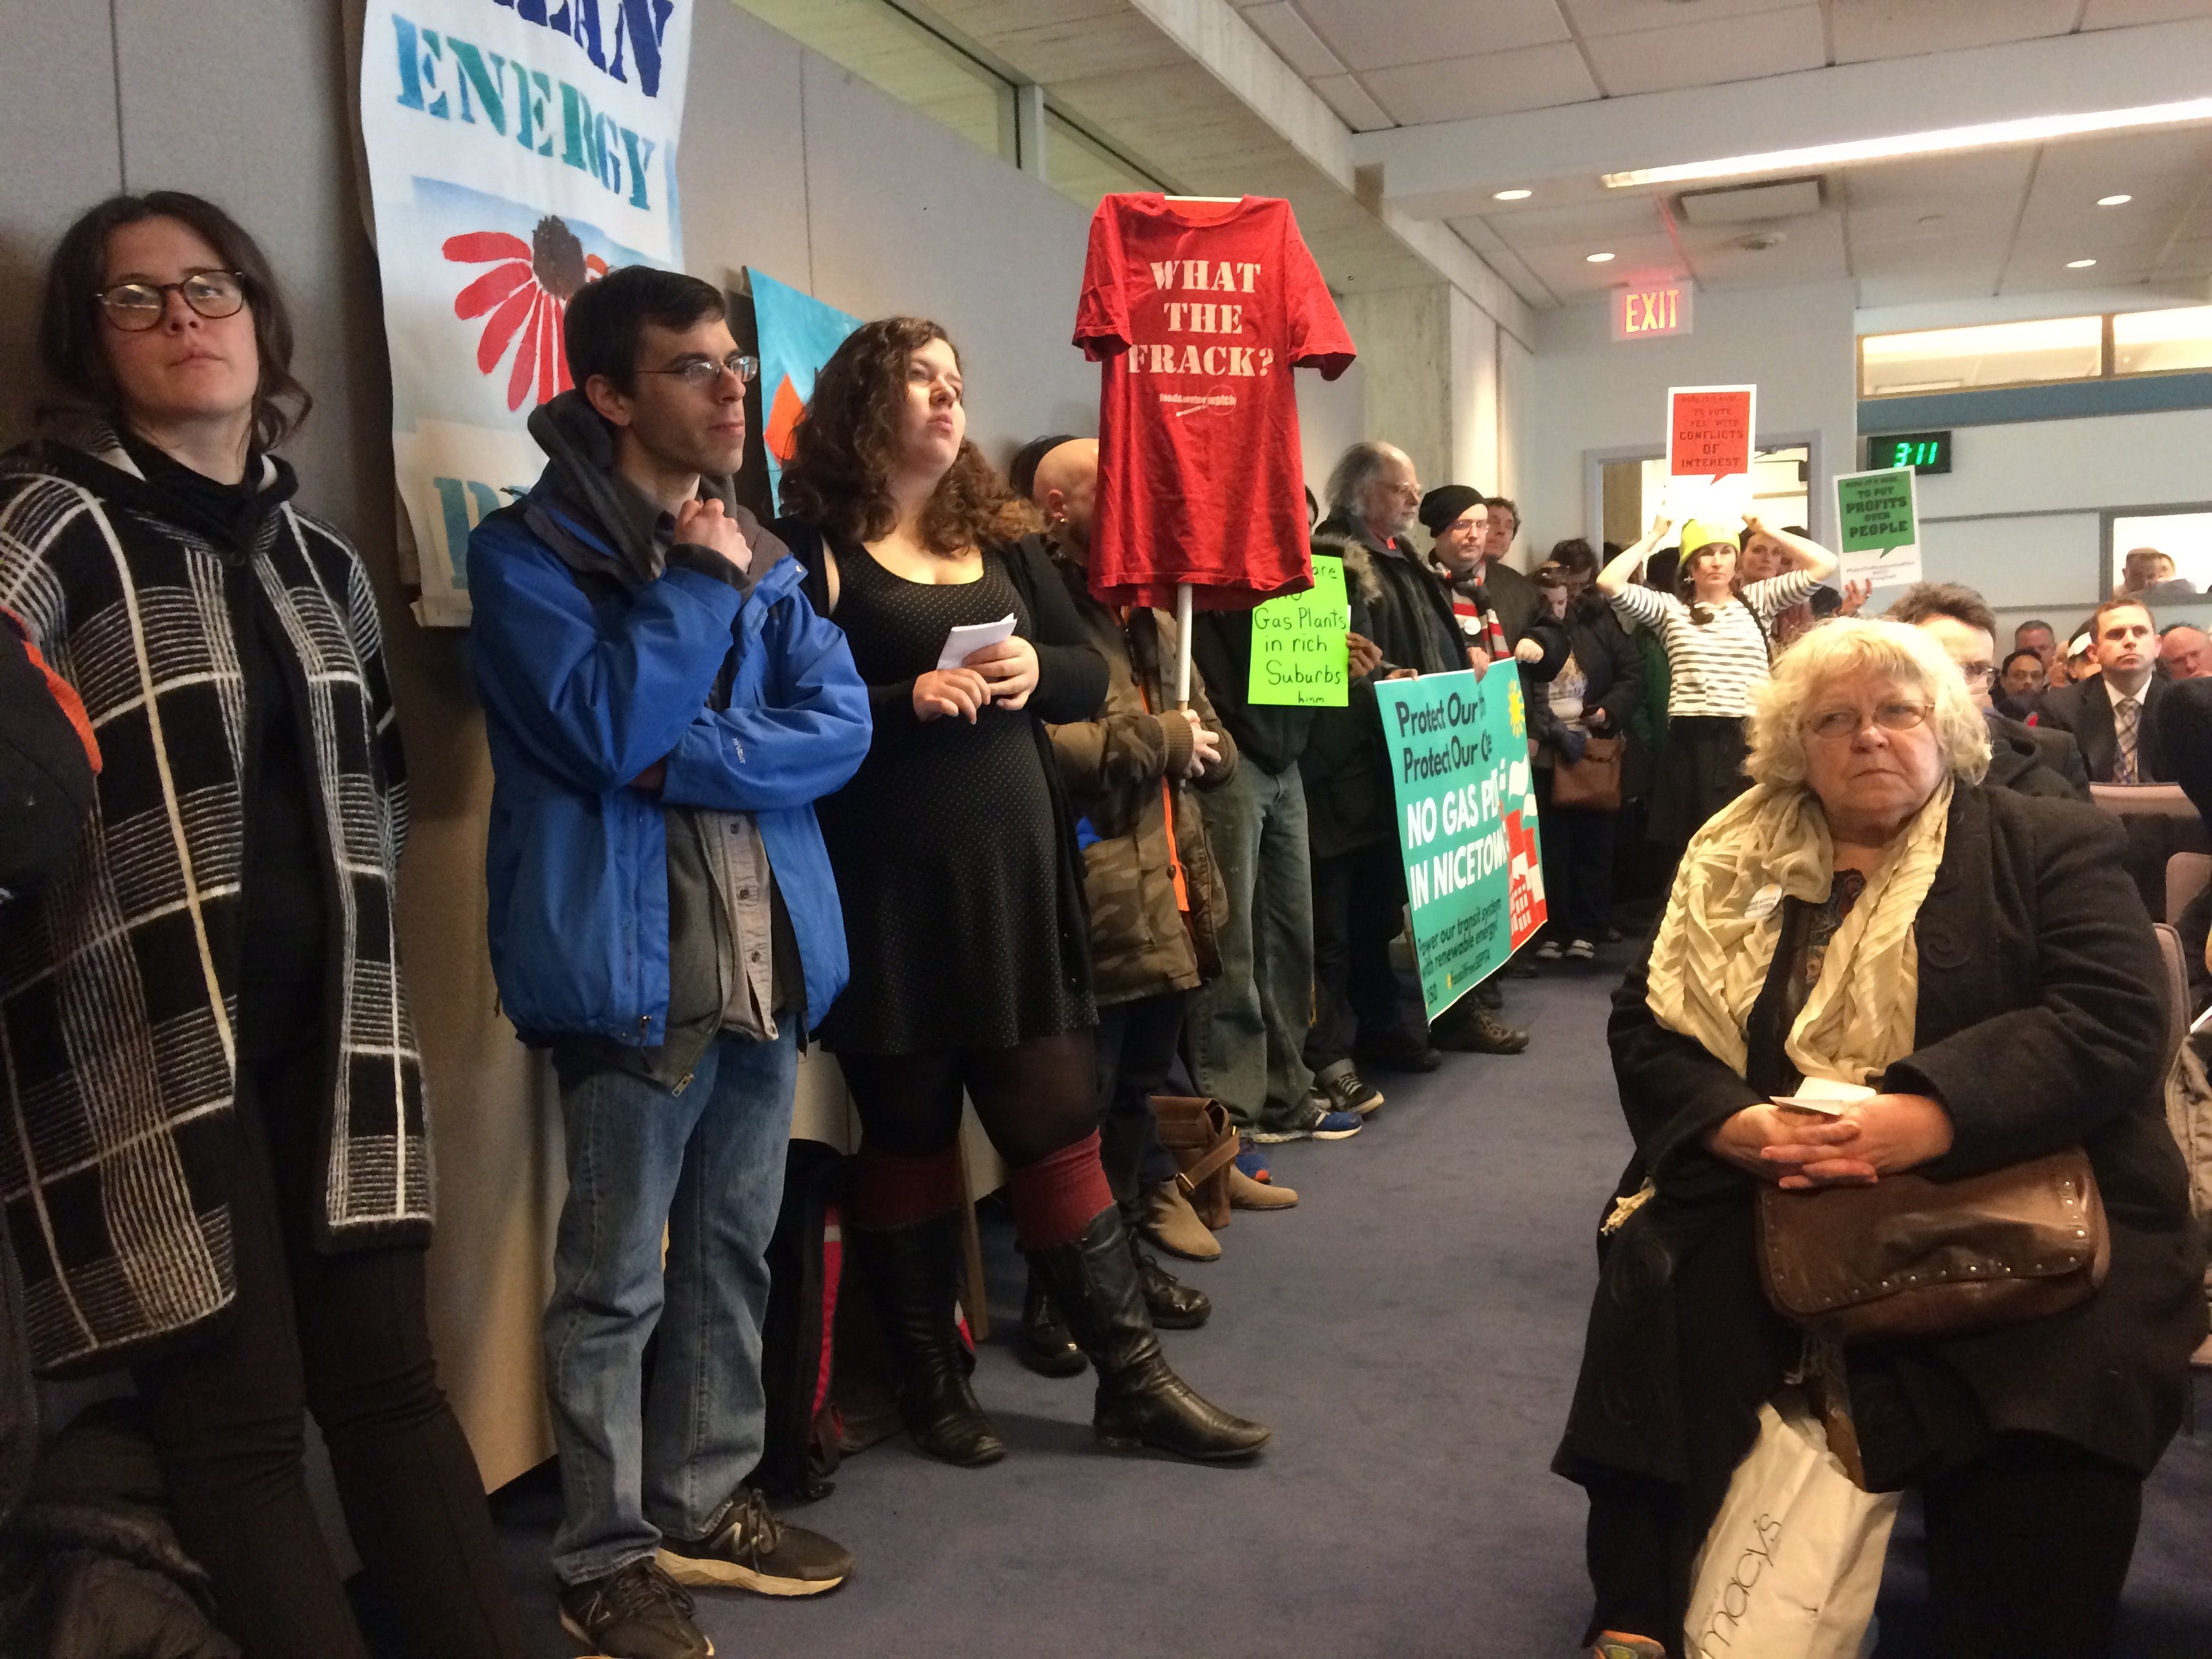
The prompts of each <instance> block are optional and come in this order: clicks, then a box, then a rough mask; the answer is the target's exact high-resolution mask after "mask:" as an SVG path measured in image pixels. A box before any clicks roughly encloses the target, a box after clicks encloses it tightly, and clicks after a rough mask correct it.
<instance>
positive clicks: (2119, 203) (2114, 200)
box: [2097, 196, 2136, 207]
mask: <svg viewBox="0 0 2212 1659" xmlns="http://www.w3.org/2000/svg"><path fill="white" fill-rule="evenodd" d="M2135 199H2136V198H2135V197H2132V196H2100V197H2098V198H2097V205H2098V206H2099V207H2125V206H2126V205H2127V204H2129V203H2130V202H2132V201H2134V200H2135Z"/></svg>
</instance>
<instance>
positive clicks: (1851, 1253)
mask: <svg viewBox="0 0 2212 1659" xmlns="http://www.w3.org/2000/svg"><path fill="white" fill-rule="evenodd" d="M2111 1266H2112V1231H2111V1228H2110V1227H2109V1226H2108V1225H2107V1224H2106V1219H2105V1203H2104V1200H2103V1198H2102V1197H2101V1196H2100V1194H2099V1193H2098V1191H2097V1177H2096V1176H2095V1175H2094V1174H2093V1173H2092V1172H2091V1170H2090V1168H2089V1157H2088V1154H2087V1152H2083V1151H2082V1150H2081V1148H2080V1147H2078V1146H2075V1147H2069V1149H2068V1150H2066V1151H2065V1152H2052V1153H2051V1154H2050V1155H2049V1156H2048V1157H2045V1158H2031V1159H2029V1160H2028V1161H2027V1163H2024V1164H2012V1165H2009V1166H2008V1167H2007V1168H2005V1169H2002V1170H1990V1172H1989V1173H1988V1174H1986V1175H1978V1176H1966V1177H1965V1178H1964V1179H1962V1180H1958V1181H1931V1180H1929V1178H1928V1177H1927V1176H1916V1175H1898V1176H1883V1177H1882V1178H1881V1180H1880V1181H1878V1182H1875V1184H1874V1185H1873V1186H1871V1187H1830V1188H1821V1189H1817V1190H1814V1191H1798V1192H1784V1191H1783V1190H1782V1189H1781V1188H1778V1187H1762V1188H1759V1272H1760V1276H1761V1278H1762V1279H1765V1285H1766V1297H1767V1300H1768V1301H1770V1302H1771V1303H1772V1304H1774V1307H1775V1309H1776V1310H1777V1311H1778V1312H1779V1313H1781V1314H1782V1315H1783V1316H1784V1317H1785V1318H1787V1319H1789V1320H1790V1321H1792V1322H1795V1323H1796V1324H1798V1325H1801V1326H1802V1327H1803V1328H1806V1329H1807V1330H1809V1331H1811V1332H1813V1333H1814V1334H1815V1335H1819V1336H1825V1337H1828V1338H1831V1339H1832V1340H1835V1341H1838V1342H1885V1341H1903V1340H1912V1339H1917V1338H1923V1337H1938V1336H1961V1335H1964V1334H1966V1333H1968V1332H1971V1331H1981V1330H1988V1329H1990V1328H1994V1327H1996V1326H2000V1325H2015V1324H2019V1323H2021V1322H2025V1321H2027V1320H2030V1319H2041V1318H2044V1317H2045V1316H2049V1315H2051V1314H2055V1313H2058V1312H2061V1311H2063V1310H2065V1309H2067V1308H2070V1307H2072V1306H2073V1305H2074V1304H2075V1303H2077V1302H2081V1301H2083V1300H2085V1299H2086V1298H2087V1297H2089V1296H2090V1295H2092V1294H2093V1292H2094V1291H2096V1289H2097V1287H2098V1286H2099V1285H2102V1284H2103V1283H2104V1282H2105V1274H2106V1271H2107V1270H2108V1269H2109V1268H2110V1267H2111Z"/></svg>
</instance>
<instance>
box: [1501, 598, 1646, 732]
mask: <svg viewBox="0 0 2212 1659" xmlns="http://www.w3.org/2000/svg"><path fill="white" fill-rule="evenodd" d="M1504 620H1505V618H1504V616H1503V615H1500V616H1499V617H1498V622H1499V623H1500V624H1501V625H1502V624H1503V623H1504ZM1565 625H1566V632H1567V645H1568V648H1569V650H1570V651H1571V653H1572V654H1573V657H1574V660H1575V665H1576V666H1577V667H1578V668H1580V669H1581V670H1582V671H1583V715H1584V718H1585V721H1586V722H1587V719H1588V716H1589V712H1590V711H1591V710H1592V709H1599V708H1601V709H1603V710H1604V711H1605V724H1604V726H1602V728H1594V729H1595V730H1596V731H1597V735H1599V736H1601V737H1607V738H1618V737H1623V736H1626V734H1627V731H1628V722H1629V720H1631V719H1632V718H1633V717H1634V715H1635V714H1636V710H1637V708H1638V706H1639V705H1640V704H1641V703H1642V702H1643V701H1644V653H1643V651H1642V649H1641V648H1640V647H1638V645H1637V643H1636V641H1634V640H1632V639H1631V638H1629V636H1628V630H1627V629H1625V628H1623V627H1622V626H1621V625H1620V617H1617V616H1615V615H1614V614H1613V607H1612V606H1611V605H1607V603H1606V602H1605V600H1604V599H1602V598H1601V597H1600V596H1599V595H1597V594H1596V593H1595V592H1585V593H1583V594H1580V595H1578V596H1577V598H1576V599H1575V600H1574V601H1573V602H1572V603H1571V604H1570V605H1568V606H1567V620H1566V624H1565ZM1508 637H1509V638H1510V637H1511V636H1510V634H1509V635H1508ZM1531 637H1534V636H1533V635H1532V636H1531ZM1542 695H1543V694H1542V693H1541V691H1537V690H1534V689H1533V688H1532V689H1531V690H1530V693H1529V696H1530V701H1531V702H1534V701H1535V700H1536V699H1537V698H1539V697H1541V696H1542Z"/></svg>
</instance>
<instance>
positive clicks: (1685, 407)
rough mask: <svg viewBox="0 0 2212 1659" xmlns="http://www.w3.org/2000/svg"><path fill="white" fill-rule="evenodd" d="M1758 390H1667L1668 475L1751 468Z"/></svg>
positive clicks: (1723, 472)
mask: <svg viewBox="0 0 2212 1659" xmlns="http://www.w3.org/2000/svg"><path fill="white" fill-rule="evenodd" d="M1757 395H1758V388H1757V387H1755V386H1673V387H1670V388H1669V389H1668V392H1667V475H1668V477H1673V478H1725V477H1731V476H1733V475H1734V474H1736V473H1739V472H1748V471H1751V443H1752V435H1753V431H1754V429H1755V428H1754V424H1753V415H1752V409H1753V400H1754V399H1755V398H1756V397H1757Z"/></svg>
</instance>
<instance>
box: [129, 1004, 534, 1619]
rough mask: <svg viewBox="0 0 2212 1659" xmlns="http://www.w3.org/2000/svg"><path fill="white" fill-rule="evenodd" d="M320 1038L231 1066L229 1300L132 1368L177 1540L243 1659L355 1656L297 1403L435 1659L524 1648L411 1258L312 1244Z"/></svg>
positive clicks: (382, 1579)
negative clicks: (214, 1321)
mask: <svg viewBox="0 0 2212 1659" xmlns="http://www.w3.org/2000/svg"><path fill="white" fill-rule="evenodd" d="M322 1067H323V1057H322V1053H321V1050H320V1048H319V1046H314V1045H311V1046H308V1047H307V1048H302V1049H299V1050H295V1052H293V1053H291V1054H287V1055H283V1056H281V1057H279V1058H276V1059H274V1060H267V1061H262V1062H258V1063H257V1062H255V1061H253V1060H245V1061H244V1062H242V1063H241V1064H240V1067H239V1078H238V1095H237V1100H238V1106H237V1125H238V1154H237V1157H236V1158H235V1160H234V1164H235V1169H236V1172H237V1182H236V1185H235V1188H234V1191H233V1192H232V1194H231V1206H230V1216H231V1243H232V1249H233V1251H234V1258H235V1264H236V1271H237V1276H238V1300H237V1304H236V1305H235V1306H234V1308H233V1309H232V1310H231V1312H230V1315H229V1317H228V1322H226V1323H225V1324H224V1325H222V1327H221V1328H220V1329H219V1330H218V1331H217V1332H216V1334H215V1335H214V1336H213V1337H212V1338H210V1340H207V1341H204V1342H201V1343H198V1344H196V1345H195V1346H192V1347H191V1348H189V1349H187V1350H185V1352H180V1353H178V1354H175V1355H173V1356H172V1357H168V1358H160V1359H155V1360H150V1361H149V1362H147V1363H146V1364H142V1365H139V1366H137V1368H136V1369H135V1371H134V1375H135V1376H136V1379H137V1385H138V1392H139V1394H140V1395H141V1396H142V1397H143V1400H144V1402H145V1407H146V1421H147V1426H148V1428H149V1431H151V1433H152V1436H153V1439H154V1444H155V1450H156V1452H157V1453H158V1454H159V1455H160V1458H161V1468H162V1474H163V1475H164V1477H165V1478H166V1480H167V1486H168V1491H169V1504H170V1510H171V1513H172V1517H173V1521H174V1522H175V1525H176V1529H177V1536H178V1540H179V1542H181V1543H182V1544H183V1545H184V1547H185V1551H186V1552H187V1553H189V1554H191V1556H192V1557H193V1558H194V1559H196V1560H197V1561H198V1562H199V1563H200V1564H201V1565H203V1566H204V1567H205V1568H206V1569H207V1570H208V1573H209V1575H210V1577H211V1579H212V1580H213V1584H214V1589H215V1595H216V1603H217V1616H218V1619H219V1620H220V1622H221V1624H222V1627H223V1629H224V1630H225V1631H226V1632H228V1633H229V1634H230V1635H231V1636H232V1637H233V1638H235V1639H236V1640H237V1641H238V1642H240V1644H242V1645H243V1646H244V1647H245V1649H246V1651H247V1653H248V1654H250V1655H251V1656H252V1659H367V1652H368V1650H367V1648H366V1646H365V1644H363V1642H362V1635H361V1632H360V1631H359V1629H358V1628H357V1627H356V1626H355V1623H354V1620H353V1614H352V1613H351V1611H350V1609H349V1607H348V1605H347V1601H346V1595H345V1589H344V1586H343V1583H341V1582H340V1580H339V1577H338V1571H337V1564H336V1562H335V1561H334V1560H333V1559H332V1557H331V1551H330V1547H329V1545H328V1544H327V1543H326V1542H325V1540H324V1537H323V1531H322V1528H321V1526H320V1525H319V1523H318V1522H317V1521H316V1519H315V1511H314V1508H313V1504H311V1503H310V1502H309V1501H308V1498H307V1484H306V1480H305V1479H304V1476H303V1474H302V1465H301V1459H302V1455H303V1451H304V1446H305V1440H306V1431H305V1425H304V1423H303V1421H302V1419H301V1411H302V1409H303V1408H305V1409H310V1410H313V1413H315V1421H316V1422H317V1423H318V1424H319V1425H321V1428H322V1431H323V1437H324V1440H325V1443H327V1444H328V1446H329V1448H330V1454H331V1470H332V1472H333V1473H334V1474H336V1476H337V1487H338V1496H339V1498H340V1500H341V1501H342V1503H343V1505H344V1509H345V1517H346V1525H347V1527H348V1528H349V1530H350V1531H351V1533H352V1534H353V1541H354V1543H355V1546H356V1547H357V1548H358V1549H359V1550H360V1551H361V1554H362V1560H363V1561H364V1562H365V1563H366V1564H367V1565H368V1570H369V1572H370V1574H371V1575H372V1577H374V1580H375V1582H376V1584H377V1586H378V1588H379V1589H380V1590H381V1591H382V1592H383V1593H384V1595H385V1597H386V1600H387V1601H390V1602H392V1604H393V1606H394V1607H397V1608H398V1610H399V1612H400V1613H401V1614H402V1616H403V1617H404V1619H405V1620H406V1626H407V1631H408V1634H409V1636H410V1638H411V1639H412V1642H413V1644H414V1645H415V1647H416V1649H417V1650H419V1651H420V1652H422V1654H424V1655H425V1656H436V1659H522V1656H524V1655H525V1654H526V1652H527V1651H528V1649H527V1644H526V1639H525V1638H524V1635H523V1632H522V1623H521V1617H520V1613H518V1612H517V1611H516V1609H515V1606H514V1602H513V1595H512V1593H511V1592H510V1590H509V1589H508V1587H507V1575H506V1571H505V1570H504V1568H503V1567H502V1566H501V1561H500V1556H499V1548H498V1543H497V1541H496V1539H495V1536H494V1534H493V1532H492V1526H491V1516H490V1513H489V1510H487V1509H486V1507H485V1504H484V1497H483V1485H482V1482H481V1480H480V1479H479V1477H478V1475H477V1465H476V1460H475V1458H474V1457H473V1456H472V1455H471V1453H470V1451H469V1445H468V1442H467V1441H466V1440H465V1439H464V1438H463V1437H462V1435H461V1429H460V1425H459V1423H457V1422H456V1421H455V1420H454V1419H453V1412H452V1410H451V1408H450V1407H448V1406H447V1403H446V1397H445V1395H443V1394H442V1393H441V1391H440V1389H439V1388H438V1381H437V1374H436V1369H435V1364H434V1363H433V1361H432V1358H431V1354H430V1335H429V1328H428V1324H427V1323H426V1322H425V1317H424V1313H423V1279H422V1255H423V1253H422V1250H421V1249H416V1248H412V1247H408V1246H392V1247H388V1248H382V1249H365V1250H357V1251H350V1252H348V1253H345V1254H343V1255H323V1254H321V1253H319V1251H318V1250H317V1249H316V1248H315V1244H314V1236H315V1227H314V1218H315V1212H316V1210H317V1208H318V1207H319V1206H320V1204H321V1202H322V1193H323V1182H322V1178H321V1170H320V1167H319V1165H320V1159H319V1124H320V1121H321V1119H322V1118H323V1116H324V1115H325V1110H326V1109H325V1107H324V1106H323V1105H322V1103H321V1100H320V1098H319V1097H320V1096H321V1095H322V1093H323V1086H322Z"/></svg>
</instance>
